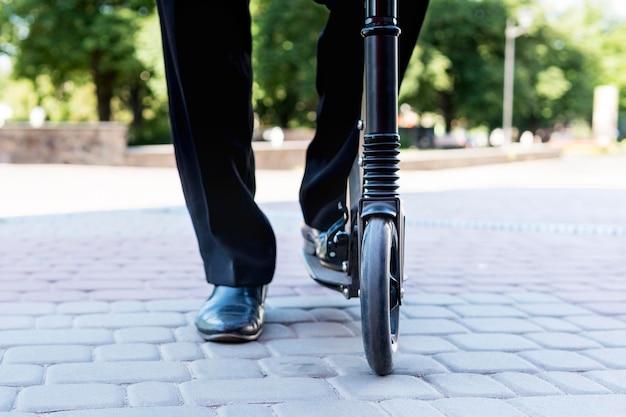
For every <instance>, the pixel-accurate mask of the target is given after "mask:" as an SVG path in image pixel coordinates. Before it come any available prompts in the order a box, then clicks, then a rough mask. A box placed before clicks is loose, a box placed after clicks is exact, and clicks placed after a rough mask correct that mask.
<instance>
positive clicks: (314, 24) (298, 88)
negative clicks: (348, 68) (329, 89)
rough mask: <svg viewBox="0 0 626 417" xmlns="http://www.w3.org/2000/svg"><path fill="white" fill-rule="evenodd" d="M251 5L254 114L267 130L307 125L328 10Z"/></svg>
mask: <svg viewBox="0 0 626 417" xmlns="http://www.w3.org/2000/svg"><path fill="white" fill-rule="evenodd" d="M253 3H254V6H255V7H253V9H252V14H253V22H254V27H253V33H254V37H253V40H254V44H253V45H254V47H253V65H254V69H255V91H254V98H255V109H256V112H257V114H258V115H259V116H260V118H261V120H262V121H263V122H264V123H265V124H268V125H278V126H281V127H294V126H295V127H297V126H307V125H308V126H311V125H312V123H313V122H314V121H315V110H316V106H317V98H318V97H317V92H316V90H315V70H316V50H317V38H318V36H319V33H320V31H321V30H322V28H323V26H324V23H325V22H326V17H327V15H328V10H327V9H326V7H324V6H321V5H319V4H316V3H315V2H313V1H312V0H257V1H256V2H253Z"/></svg>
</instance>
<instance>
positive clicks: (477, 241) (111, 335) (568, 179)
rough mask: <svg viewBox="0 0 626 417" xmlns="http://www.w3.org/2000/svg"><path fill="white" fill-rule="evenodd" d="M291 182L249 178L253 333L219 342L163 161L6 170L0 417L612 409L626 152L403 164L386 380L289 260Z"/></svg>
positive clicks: (345, 315)
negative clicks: (200, 316)
mask: <svg viewBox="0 0 626 417" xmlns="http://www.w3.org/2000/svg"><path fill="white" fill-rule="evenodd" d="M300 174H301V173H300V172H298V171H260V172H259V180H258V182H259V193H258V198H259V201H260V203H261V204H262V206H263V208H264V209H265V210H266V213H267V215H268V217H269V218H270V220H271V222H272V223H273V225H274V227H275V229H276V233H277V237H278V245H279V255H278V268H277V272H276V277H275V280H274V282H273V284H272V286H271V287H270V290H269V295H268V302H267V304H268V311H267V324H266V328H265V331H264V333H263V335H262V336H261V338H260V339H259V341H257V342H252V343H247V344H241V345H224V344H215V343H205V342H203V341H202V340H201V339H200V338H199V337H198V335H197V334H196V332H195V329H194V328H193V324H192V323H193V318H194V314H195V310H196V309H197V308H198V307H199V306H200V303H201V302H202V300H203V299H204V297H206V295H207V294H208V293H209V290H210V289H209V287H208V286H207V284H206V283H205V282H204V279H203V278H202V275H203V273H202V266H201V263H200V260H199V257H198V252H197V248H196V245H195V240H194V235H193V231H192V229H191V225H190V221H189V218H188V216H187V213H186V211H185V209H184V206H183V200H182V195H181V193H180V188H179V184H178V179H177V176H176V173H175V171H174V169H170V168H131V167H94V166H89V167H87V166H67V165H49V166H46V165H6V164H5V165H0V195H1V196H2V204H0V290H1V291H0V301H1V302H0V417H1V416H13V417H27V416H28V417H34V416H54V417H84V416H89V417H113V416H115V417H118V416H121V417H144V416H150V417H153V416H154V417H156V416H158V417H168V416H175V417H188V416H219V417H242V416H251V417H271V416H273V417H294V416H297V417H319V416H328V415H336V416H359V417H389V416H393V417H415V416H419V417H443V416H446V417H624V416H626V263H625V262H624V260H623V259H624V254H625V251H626V192H625V191H626V155H624V154H616V155H596V156H583V155H564V156H563V157H561V158H559V159H550V160H540V161H527V162H516V163H508V164H496V165H485V166H474V167H468V168H456V169H448V170H440V171H403V172H401V191H402V197H403V199H404V201H405V205H406V212H407V239H406V260H405V262H406V274H407V276H408V280H407V282H406V297H405V304H404V305H403V307H402V309H401V313H402V319H401V322H400V344H399V346H400V348H399V352H398V354H397V356H396V363H395V370H394V372H393V374H391V375H389V376H386V377H379V376H376V375H373V373H372V372H371V370H370V369H369V367H368V365H367V363H366V361H365V359H364V355H363V352H362V342H361V338H360V333H359V331H360V330H359V328H360V324H359V319H358V317H359V303H358V299H356V300H355V299H353V300H346V299H344V298H343V296H342V295H340V294H339V293H336V292H333V291H331V290H328V289H326V288H324V287H321V286H319V285H318V284H316V283H315V282H313V281H312V280H311V279H309V278H308V277H307V276H306V273H305V269H304V267H303V265H302V264H301V262H300V259H299V248H300V238H299V226H300V222H301V217H300V213H299V210H298V205H297V202H296V200H295V197H296V195H297V187H298V184H299V179H300Z"/></svg>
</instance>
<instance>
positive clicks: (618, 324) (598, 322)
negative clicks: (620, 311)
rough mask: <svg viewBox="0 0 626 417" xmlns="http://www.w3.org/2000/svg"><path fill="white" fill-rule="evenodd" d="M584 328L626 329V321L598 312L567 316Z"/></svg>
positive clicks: (569, 319)
mask: <svg viewBox="0 0 626 417" xmlns="http://www.w3.org/2000/svg"><path fill="white" fill-rule="evenodd" d="M565 319H566V320H567V321H569V322H571V323H573V324H575V325H576V326H578V327H579V328H582V329H584V330H617V329H622V330H624V329H626V321H624V320H619V319H616V318H613V317H606V316H600V315H597V314H593V315H588V316H570V317H566V318H565Z"/></svg>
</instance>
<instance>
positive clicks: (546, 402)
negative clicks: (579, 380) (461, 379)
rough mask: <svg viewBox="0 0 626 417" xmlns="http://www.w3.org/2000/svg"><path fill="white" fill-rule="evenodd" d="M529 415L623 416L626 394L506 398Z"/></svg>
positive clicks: (570, 416)
mask: <svg viewBox="0 0 626 417" xmlns="http://www.w3.org/2000/svg"><path fill="white" fill-rule="evenodd" d="M508 403H509V404H511V405H512V406H514V407H516V408H519V409H520V410H521V411H522V412H524V413H526V414H527V415H528V416H530V417H623V415H624V410H626V396H624V395H619V394H614V395H577V396H571V395H562V396H547V397H527V398H514V399H510V400H508Z"/></svg>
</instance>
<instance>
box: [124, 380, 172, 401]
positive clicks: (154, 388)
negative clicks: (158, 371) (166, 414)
mask: <svg viewBox="0 0 626 417" xmlns="http://www.w3.org/2000/svg"><path fill="white" fill-rule="evenodd" d="M126 398H127V402H128V405H129V406H131V407H164V406H178V405H180V403H181V398H180V392H179V391H178V388H177V387H176V385H174V384H171V383H166V382H154V381H150V382H139V383H136V384H131V385H128V386H127V387H126Z"/></svg>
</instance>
